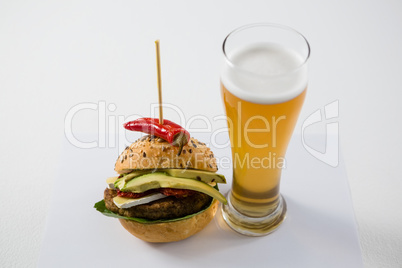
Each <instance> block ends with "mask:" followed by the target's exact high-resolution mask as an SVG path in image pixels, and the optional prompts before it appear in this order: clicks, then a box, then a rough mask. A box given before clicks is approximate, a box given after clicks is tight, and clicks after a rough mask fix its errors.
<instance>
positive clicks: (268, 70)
mask: <svg viewBox="0 0 402 268" xmlns="http://www.w3.org/2000/svg"><path fill="white" fill-rule="evenodd" d="M227 57H228V59H229V61H228V60H227V59H226V62H225V65H224V67H223V71H222V76H221V81H222V83H223V85H224V86H225V88H226V89H227V90H229V91H230V92H231V93H232V94H234V95H235V96H237V97H239V98H241V99H243V100H246V101H250V102H254V103H260V104H274V103H281V102H285V101H288V100H291V99H293V98H295V97H297V96H298V95H299V94H300V93H302V92H303V90H304V89H305V88H306V87H307V66H306V63H305V59H304V58H303V57H302V56H301V55H300V54H298V53H297V52H296V51H294V50H291V49H289V48H286V47H283V46H280V45H277V44H272V43H259V44H253V45H249V46H245V47H242V48H241V49H238V50H235V51H233V52H231V53H230V54H228V55H227Z"/></svg>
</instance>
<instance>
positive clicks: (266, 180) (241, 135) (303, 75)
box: [221, 23, 310, 236]
mask: <svg viewBox="0 0 402 268" xmlns="http://www.w3.org/2000/svg"><path fill="white" fill-rule="evenodd" d="M309 55H310V46H309V43H308V42H307V40H306V38H305V37H304V36H303V35H301V34H300V33H299V32H297V31H295V30H293V29H292V28H289V27H286V26H282V25H276V24H266V23H262V24H251V25H246V26H243V27H240V28H238V29H236V30H234V31H232V32H231V33H230V34H229V35H228V36H227V37H226V38H225V40H224V42H223V56H224V65H223V68H222V72H221V94H222V98H223V102H224V106H225V110H226V115H227V123H228V129H229V137H230V143H231V149H232V160H233V183H232V188H231V191H230V192H229V194H228V196H227V199H228V204H227V205H223V206H222V215H223V218H224V220H225V221H226V223H227V224H228V225H229V226H230V227H231V228H232V229H234V230H235V231H237V232H239V233H241V234H244V235H249V236H262V235H266V234H269V233H270V232H272V231H274V230H275V229H276V228H277V227H278V226H279V225H280V224H281V223H282V221H283V220H284V219H285V216H286V202H285V200H284V198H283V197H282V196H281V195H280V191H279V188H280V187H279V186H280V179H281V171H282V168H284V167H285V165H286V159H285V153H286V149H287V146H288V144H289V140H290V138H291V136H292V133H293V129H294V127H295V124H296V121H297V118H298V116H299V113H300V110H301V108H302V105H303V102H304V98H305V95H306V89H307V61H308V58H309Z"/></svg>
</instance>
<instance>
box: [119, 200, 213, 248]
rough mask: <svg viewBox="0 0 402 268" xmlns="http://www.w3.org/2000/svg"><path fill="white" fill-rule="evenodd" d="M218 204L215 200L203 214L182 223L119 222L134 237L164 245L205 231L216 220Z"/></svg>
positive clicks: (122, 220) (121, 220)
mask: <svg viewBox="0 0 402 268" xmlns="http://www.w3.org/2000/svg"><path fill="white" fill-rule="evenodd" d="M218 204H219V203H218V201H217V200H215V199H214V201H213V202H212V205H211V206H210V207H209V208H207V209H206V210H205V211H203V212H202V213H200V214H197V215H195V216H193V217H191V218H188V219H185V220H180V221H173V222H163V223H151V224H144V223H139V222H136V221H130V220H125V219H119V221H120V223H121V225H123V227H124V228H125V229H126V230H127V231H129V232H130V233H131V234H132V235H134V236H136V237H138V238H140V239H142V240H144V241H147V242H153V243H164V242H174V241H180V240H183V239H186V238H188V237H190V236H192V235H194V234H196V233H198V232H199V231H201V230H202V229H204V228H205V227H206V226H207V225H208V223H209V222H210V221H211V220H212V219H213V218H214V216H215V213H216V211H217V209H218Z"/></svg>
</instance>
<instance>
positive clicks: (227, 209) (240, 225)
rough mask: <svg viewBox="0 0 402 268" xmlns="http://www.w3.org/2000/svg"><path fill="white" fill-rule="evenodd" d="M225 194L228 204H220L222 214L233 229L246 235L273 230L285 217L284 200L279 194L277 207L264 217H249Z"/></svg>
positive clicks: (255, 234) (264, 233) (266, 233)
mask: <svg viewBox="0 0 402 268" xmlns="http://www.w3.org/2000/svg"><path fill="white" fill-rule="evenodd" d="M230 197H231V193H230V192H229V194H228V195H227V200H228V204H227V205H222V216H223V219H224V220H225V222H226V223H227V224H228V225H229V226H230V228H232V229H233V230H234V231H236V232H238V233H240V234H243V235H247V236H264V235H268V234H270V233H272V232H273V231H275V230H276V229H277V228H278V227H279V226H280V225H281V223H282V222H283V221H284V220H285V218H286V202H285V199H284V198H283V197H282V195H281V196H279V202H278V207H277V208H276V209H275V210H274V211H273V212H272V213H271V214H269V215H267V216H265V217H258V218H254V217H249V216H245V215H243V214H241V213H240V212H238V211H237V210H236V209H235V208H234V207H233V205H232V202H231V200H230Z"/></svg>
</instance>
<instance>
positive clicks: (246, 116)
mask: <svg viewBox="0 0 402 268" xmlns="http://www.w3.org/2000/svg"><path fill="white" fill-rule="evenodd" d="M221 88H222V98H223V101H224V104H225V107H226V115H227V117H228V121H229V122H230V123H229V126H230V125H232V126H231V127H229V136H230V142H231V145H232V159H233V166H234V169H233V185H232V192H231V194H232V199H231V200H232V203H233V206H234V207H235V208H236V209H237V210H238V211H239V212H241V213H243V214H245V215H247V216H250V217H263V216H266V215H268V214H269V213H271V212H272V211H273V210H274V209H275V208H276V207H277V202H278V198H279V183H280V178H281V171H282V168H283V167H284V165H285V164H286V163H285V153H286V149H287V146H288V144H289V140H290V138H291V136H292V132H293V128H294V127H295V124H296V121H297V118H298V115H299V112H300V109H301V107H302V105H303V101H304V97H305V95H306V90H303V91H302V93H301V94H300V95H299V96H297V97H296V98H294V99H291V100H289V101H286V102H283V103H277V104H258V103H252V102H249V101H245V100H242V99H240V98H238V97H236V96H234V95H233V94H232V93H230V91H228V90H227V89H226V88H225V86H224V85H223V84H221Z"/></svg>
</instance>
